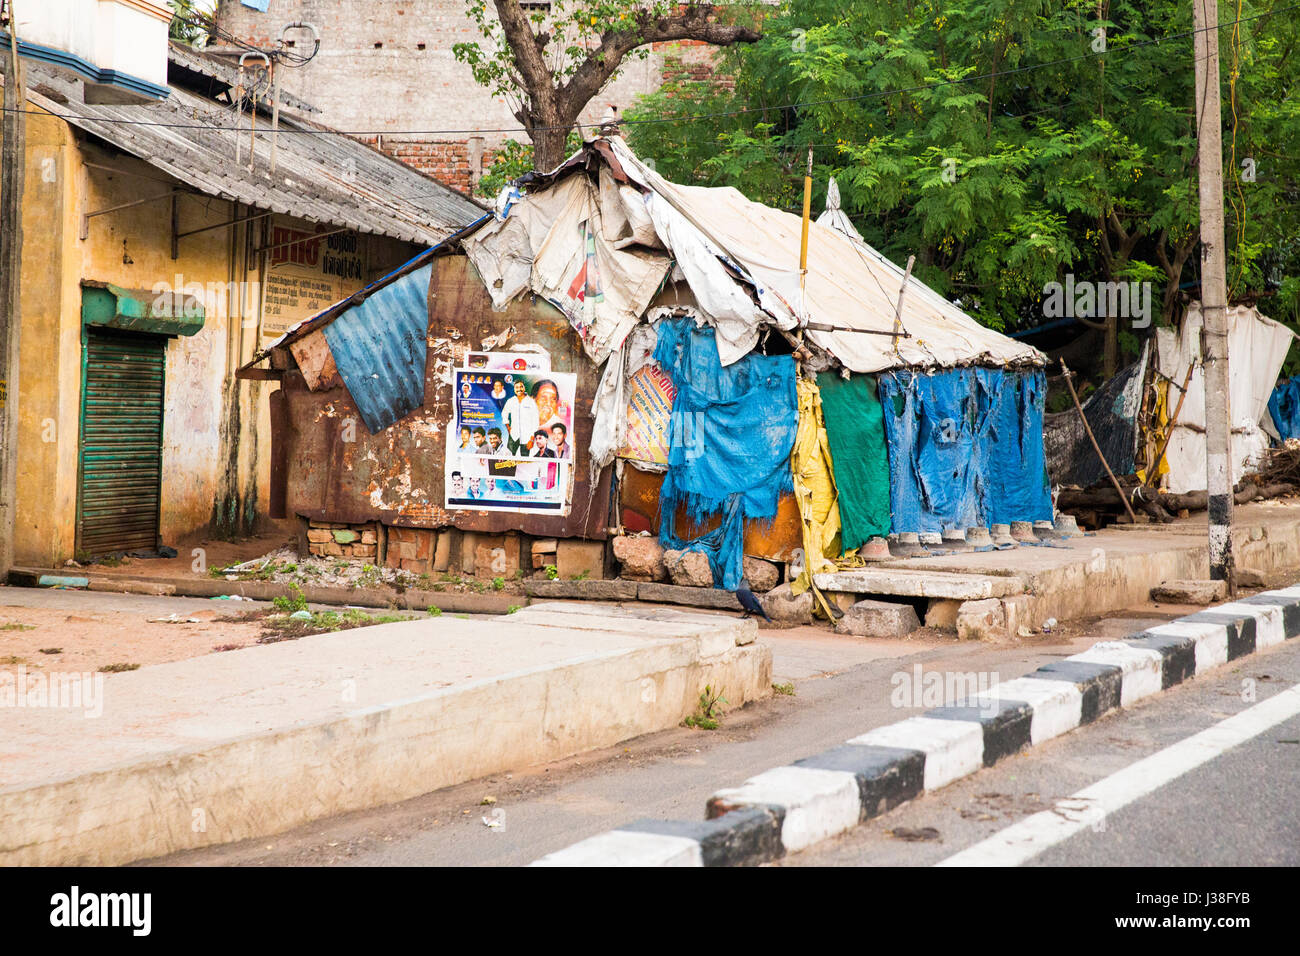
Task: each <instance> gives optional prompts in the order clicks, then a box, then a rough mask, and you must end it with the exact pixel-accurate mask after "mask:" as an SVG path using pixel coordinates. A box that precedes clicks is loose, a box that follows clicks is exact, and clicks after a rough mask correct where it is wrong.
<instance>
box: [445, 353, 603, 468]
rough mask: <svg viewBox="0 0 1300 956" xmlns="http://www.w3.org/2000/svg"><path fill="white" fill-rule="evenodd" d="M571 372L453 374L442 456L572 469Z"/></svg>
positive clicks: (573, 380) (574, 386) (574, 387)
mask: <svg viewBox="0 0 1300 956" xmlns="http://www.w3.org/2000/svg"><path fill="white" fill-rule="evenodd" d="M577 379H578V377H577V375H575V374H573V373H572V372H543V371H538V372H516V371H502V370H490V369H484V370H478V369H457V370H456V372H455V403H456V417H455V419H454V420H453V422H452V432H451V434H450V435H449V436H448V441H449V445H448V449H447V451H448V456H449V457H450V456H452V455H465V456H470V457H475V458H494V459H539V460H548V461H556V462H564V463H570V464H571V463H572V462H573V461H574V460H575V458H576V456H575V454H574V449H573V440H574V436H573V420H574V393H575V392H576V390H577V384H578V383H577Z"/></svg>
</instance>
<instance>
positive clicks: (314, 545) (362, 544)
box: [307, 521, 379, 563]
mask: <svg viewBox="0 0 1300 956" xmlns="http://www.w3.org/2000/svg"><path fill="white" fill-rule="evenodd" d="M307 550H308V551H309V552H311V553H312V554H313V555H315V556H316V557H319V558H362V559H366V560H368V561H369V562H371V563H374V561H375V558H376V556H377V555H378V553H379V535H378V530H377V528H376V526H375V525H373V524H340V523H338V522H331V521H311V522H309V523H308V526H307Z"/></svg>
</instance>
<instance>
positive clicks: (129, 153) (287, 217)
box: [11, 47, 483, 567]
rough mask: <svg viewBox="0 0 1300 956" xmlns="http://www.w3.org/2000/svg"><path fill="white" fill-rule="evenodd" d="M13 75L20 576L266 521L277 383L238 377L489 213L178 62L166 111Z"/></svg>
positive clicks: (285, 106)
mask: <svg viewBox="0 0 1300 956" xmlns="http://www.w3.org/2000/svg"><path fill="white" fill-rule="evenodd" d="M26 79H27V89H28V101H29V102H28V107H29V110H30V111H31V112H29V114H28V115H27V134H26V142H27V152H26V187H25V193H24V202H23V231H24V236H23V252H22V257H23V259H22V261H23V266H22V305H21V309H22V332H21V363H20V366H19V375H18V387H17V390H16V392H17V396H18V402H19V430H18V443H19V444H18V475H17V500H18V507H17V514H16V520H15V529H14V536H15V541H14V550H15V561H16V563H18V564H20V565H29V566H41V567H50V566H57V565H59V564H62V562H63V561H65V560H66V559H68V558H71V557H73V556H75V555H78V554H82V555H85V554H103V553H111V552H114V551H122V550H135V549H142V550H152V549H154V548H156V547H158V546H160V545H163V544H166V545H170V546H173V547H179V546H181V545H184V544H187V543H189V542H191V541H193V540H195V539H196V538H198V537H201V536H206V535H217V536H226V535H235V534H246V533H249V532H251V531H253V530H255V529H256V528H258V527H259V526H264V525H265V522H266V521H267V520H268V493H269V488H270V486H271V482H270V479H271V468H272V454H271V448H270V439H269V437H268V436H269V435H270V426H269V414H270V412H269V402H268V397H269V395H270V393H271V392H273V391H274V390H275V389H276V388H277V387H278V383H277V382H276V381H275V373H268V375H267V378H266V379H265V380H260V381H259V380H254V381H240V380H237V379H236V378H235V375H234V373H235V371H236V369H238V368H239V366H241V365H243V364H245V363H246V362H248V361H249V360H250V359H251V358H252V357H253V356H254V355H256V354H257V352H258V351H259V350H260V349H261V348H262V347H263V346H264V345H265V344H267V343H269V342H270V341H273V340H274V339H275V338H276V337H277V336H279V335H280V334H281V333H282V332H283V331H284V330H285V329H286V328H287V327H289V326H291V325H293V324H295V323H296V322H298V321H299V320H301V319H302V318H305V317H307V316H310V315H312V314H315V313H316V312H319V311H320V310H321V309H322V308H324V307H326V306H328V305H329V304H330V303H331V302H333V301H336V300H337V299H340V298H343V297H345V296H347V295H349V294H351V293H352V292H355V291H357V290H358V289H360V288H362V287H363V286H364V285H366V284H367V283H368V282H369V281H370V280H372V279H374V278H376V277H378V276H381V275H383V274H385V273H386V272H388V271H389V270H391V269H392V268H394V267H395V266H398V265H400V264H401V263H403V262H405V261H406V260H408V259H409V258H410V257H411V256H413V255H415V254H416V253H418V252H419V251H420V250H421V249H423V248H424V247H426V246H428V245H432V244H434V243H437V242H439V241H441V240H443V239H445V238H446V237H447V236H448V235H450V234H452V233H453V232H455V231H456V230H457V229H459V228H461V227H463V226H464V225H466V224H467V223H469V222H471V221H473V220H475V219H477V218H479V217H480V216H481V215H482V214H483V210H482V209H481V208H480V207H478V206H477V205H475V204H474V203H472V202H471V201H470V200H469V199H467V198H466V197H464V196H463V195H461V194H459V193H457V192H455V191H453V190H451V189H449V188H447V187H445V186H443V185H442V184H440V183H438V182H437V181H435V180H433V179H431V178H429V177H427V176H424V175H422V174H420V173H418V172H415V171H414V170H411V169H410V168H408V167H406V166H403V165H402V164H400V163H397V162H395V161H393V160H390V159H388V158H387V157H385V156H383V155H382V154H380V153H378V152H377V151H375V150H373V149H371V148H370V147H368V146H365V145H363V144H361V143H360V142H358V141H356V140H353V139H350V138H348V137H346V136H344V135H342V134H339V133H336V132H334V131H332V130H327V129H325V128H323V127H320V126H318V125H315V124H313V123H311V122H310V121H309V120H307V119H306V118H305V117H303V116H302V115H301V114H300V113H299V112H298V111H297V110H295V109H294V108H293V107H299V108H301V107H303V104H300V103H297V102H296V101H291V100H290V99H289V98H288V97H285V98H284V101H283V102H282V103H281V111H280V114H279V122H278V130H277V131H274V132H273V130H272V128H271V112H270V106H271V100H270V90H269V89H265V90H263V91H262V94H261V95H260V97H258V102H257V103H256V106H254V104H253V103H251V102H249V101H248V97H246V96H241V95H240V92H241V91H240V84H239V80H238V77H237V76H236V75H235V71H234V70H233V68H231V67H230V66H228V65H226V64H223V63H222V62H221V61H218V60H216V59H214V58H211V57H206V56H204V55H202V54H200V53H198V52H196V51H193V50H189V49H188V48H178V47H173V48H172V53H171V56H170V68H169V84H170V94H169V96H168V97H167V98H166V99H165V100H164V101H162V102H158V103H151V104H143V105H126V106H123V105H92V104H87V103H86V102H84V99H83V83H82V81H81V80H79V79H77V78H76V77H75V76H74V75H72V74H70V73H68V72H66V71H62V70H59V69H58V68H56V67H52V66H48V65H45V64H37V63H32V64H30V65H29V66H28V68H27V71H26ZM245 89H246V90H252V91H254V92H256V85H255V82H253V83H246V84H245ZM236 104H240V105H242V107H243V108H240V109H237V108H236ZM254 109H256V111H257V112H256V119H255V124H256V129H255V130H254V129H253V126H254V119H253V115H254ZM273 162H274V168H272V163H273ZM12 391H13V390H12V389H11V393H12Z"/></svg>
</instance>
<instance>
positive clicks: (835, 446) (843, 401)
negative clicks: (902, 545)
mask: <svg viewBox="0 0 1300 956" xmlns="http://www.w3.org/2000/svg"><path fill="white" fill-rule="evenodd" d="M817 385H818V388H819V389H820V390H821V411H822V415H823V416H824V417H825V420H826V435H827V438H828V440H829V443H830V452H831V461H832V462H833V468H834V472H835V484H836V487H837V489H838V491H839V513H840V525H841V528H840V538H841V543H842V544H843V546H844V550H845V551H852V550H854V549H856V548H860V547H862V545H864V544H866V543H867V541H869V540H870V539H871V538H875V537H883V536H885V535H887V534H889V452H888V448H887V446H886V444H885V420H884V417H883V416H882V414H881V410H880V399H879V398H878V397H877V395H876V379H875V378H874V377H873V376H870V375H854V376H852V377H851V378H849V379H844V378H842V377H841V376H840V375H838V374H836V373H834V372H823V373H822V374H821V375H818V376H817Z"/></svg>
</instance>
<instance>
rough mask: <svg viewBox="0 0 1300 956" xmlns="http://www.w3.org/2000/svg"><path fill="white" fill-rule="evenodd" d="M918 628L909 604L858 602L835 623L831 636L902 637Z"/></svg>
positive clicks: (919, 623)
mask: <svg viewBox="0 0 1300 956" xmlns="http://www.w3.org/2000/svg"><path fill="white" fill-rule="evenodd" d="M920 626H921V622H920V620H919V619H918V618H917V616H916V611H915V610H914V609H913V608H912V605H910V604H894V603H891V602H889V601H858V602H857V603H856V604H854V605H853V606H852V607H850V608H849V609H848V610H847V611H845V612H844V616H843V617H841V618H840V619H839V620H838V621H836V622H835V633H836V634H852V635H853V636H854V637H906V636H907V635H908V634H911V633H912V632H913V631H914V630H916V629H917V628H918V627H920Z"/></svg>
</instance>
